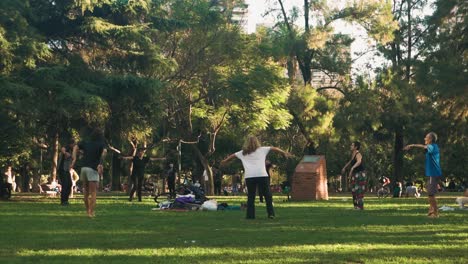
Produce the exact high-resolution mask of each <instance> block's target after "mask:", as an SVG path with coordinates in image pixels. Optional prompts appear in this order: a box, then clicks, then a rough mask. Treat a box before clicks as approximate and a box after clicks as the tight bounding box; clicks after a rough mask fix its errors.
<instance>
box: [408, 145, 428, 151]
mask: <svg viewBox="0 0 468 264" xmlns="http://www.w3.org/2000/svg"><path fill="white" fill-rule="evenodd" d="M410 148H422V149H427V145H423V144H409V145H406V146H405V147H404V148H403V150H409V149H410Z"/></svg>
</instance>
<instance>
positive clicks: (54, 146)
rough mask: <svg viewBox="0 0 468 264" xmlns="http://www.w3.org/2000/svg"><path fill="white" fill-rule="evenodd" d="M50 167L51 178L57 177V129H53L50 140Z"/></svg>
mask: <svg viewBox="0 0 468 264" xmlns="http://www.w3.org/2000/svg"><path fill="white" fill-rule="evenodd" d="M52 151H53V154H52V167H51V173H52V180H54V181H55V180H56V179H57V161H58V155H59V133H58V131H55V134H54V140H53V142H52Z"/></svg>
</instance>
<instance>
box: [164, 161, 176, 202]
mask: <svg viewBox="0 0 468 264" xmlns="http://www.w3.org/2000/svg"><path fill="white" fill-rule="evenodd" d="M166 174H167V187H168V188H169V192H170V193H171V194H173V195H175V182H176V177H177V172H176V171H175V169H174V164H172V163H171V164H169V169H168V170H167V172H166Z"/></svg>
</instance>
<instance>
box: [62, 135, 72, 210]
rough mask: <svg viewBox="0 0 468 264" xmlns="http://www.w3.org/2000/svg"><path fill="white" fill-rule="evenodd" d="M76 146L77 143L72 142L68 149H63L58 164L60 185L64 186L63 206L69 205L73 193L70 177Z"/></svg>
mask: <svg viewBox="0 0 468 264" xmlns="http://www.w3.org/2000/svg"><path fill="white" fill-rule="evenodd" d="M74 146H75V141H74V140H71V141H70V143H69V144H68V145H67V146H66V147H62V149H61V151H60V156H59V162H58V176H59V179H60V184H61V185H62V191H61V193H60V203H61V205H65V206H66V205H68V204H69V203H68V198H69V196H70V193H71V188H72V180H71V175H70V165H71V163H72V152H73V147H74Z"/></svg>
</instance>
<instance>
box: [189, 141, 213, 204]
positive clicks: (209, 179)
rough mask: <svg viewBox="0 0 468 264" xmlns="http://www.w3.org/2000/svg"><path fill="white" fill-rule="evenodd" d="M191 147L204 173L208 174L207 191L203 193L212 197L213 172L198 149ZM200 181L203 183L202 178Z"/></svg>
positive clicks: (193, 145) (194, 146)
mask: <svg viewBox="0 0 468 264" xmlns="http://www.w3.org/2000/svg"><path fill="white" fill-rule="evenodd" d="M191 146H192V149H193V150H194V151H195V154H197V156H198V158H199V159H200V162H201V164H202V165H203V168H204V169H205V170H206V173H207V174H208V188H207V189H208V190H205V192H206V193H207V194H208V195H214V181H213V170H212V169H211V166H210V164H209V162H208V159H206V157H205V156H203V154H202V153H201V151H200V149H199V148H198V147H197V146H196V145H195V144H192V145H191ZM202 181H203V182H204V181H205V179H204V178H203V177H202Z"/></svg>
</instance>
